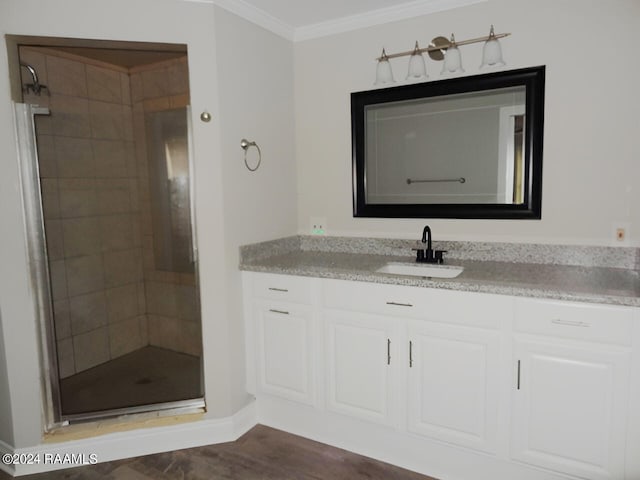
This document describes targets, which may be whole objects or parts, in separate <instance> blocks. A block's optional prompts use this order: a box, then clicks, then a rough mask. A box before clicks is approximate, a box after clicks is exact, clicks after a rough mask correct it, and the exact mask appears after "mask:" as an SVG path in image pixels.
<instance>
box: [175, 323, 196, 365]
mask: <svg viewBox="0 0 640 480" xmlns="http://www.w3.org/2000/svg"><path fill="white" fill-rule="evenodd" d="M178 351H180V352H182V353H188V354H189V355H195V356H197V357H199V356H201V355H202V331H201V328H200V322H183V323H182V324H181V325H180V346H179V348H178Z"/></svg>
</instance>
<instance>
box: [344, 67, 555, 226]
mask: <svg viewBox="0 0 640 480" xmlns="http://www.w3.org/2000/svg"><path fill="white" fill-rule="evenodd" d="M544 84H545V66H544V65H542V66H537V67H530V68H523V69H519V70H508V71H502V72H494V73H488V74H484V75H473V76H467V77H460V78H453V79H448V80H438V81H433V82H424V83H419V84H410V85H402V86H398V87H391V88H383V89H377V90H368V91H364V92H354V93H352V94H351V135H352V137H351V140H352V159H353V164H352V167H353V216H354V217H377V218H461V219H530V220H539V219H540V218H541V216H542V147H543V138H544ZM517 86H525V88H526V94H525V105H526V118H525V160H524V161H525V167H524V170H525V180H524V186H525V194H524V203H523V204H522V205H509V204H368V203H367V202H366V178H367V177H366V170H365V169H366V165H365V158H364V152H365V108H366V107H367V106H369V105H377V104H383V103H388V102H398V101H403V100H412V99H417V98H428V97H437V96H439V95H451V94H457V93H465V92H476V91H485V90H493V89H497V88H506V87H517Z"/></svg>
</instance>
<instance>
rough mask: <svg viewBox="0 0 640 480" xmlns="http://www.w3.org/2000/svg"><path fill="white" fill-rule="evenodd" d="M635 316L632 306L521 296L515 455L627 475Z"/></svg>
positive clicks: (569, 469) (599, 474) (592, 472)
mask: <svg viewBox="0 0 640 480" xmlns="http://www.w3.org/2000/svg"><path fill="white" fill-rule="evenodd" d="M632 320H633V318H632V312H631V310H630V309H626V308H616V307H604V306H596V305H579V304H568V303H562V302H552V301H533V300H526V299H520V300H518V301H517V310H516V334H515V339H514V350H513V354H514V362H515V368H516V378H515V382H516V386H515V389H514V390H513V425H512V427H513V430H512V432H513V433H512V442H511V445H512V456H513V458H515V459H517V460H520V461H523V462H527V463H530V464H533V465H537V466H541V467H547V468H550V469H553V470H557V471H560V472H564V473H568V474H573V475H576V476H579V477H584V478H590V479H621V478H625V472H624V464H625V443H626V435H627V429H626V426H627V418H628V410H627V406H628V401H629V371H630V365H631V348H630V344H631V343H630V342H631V338H632Z"/></svg>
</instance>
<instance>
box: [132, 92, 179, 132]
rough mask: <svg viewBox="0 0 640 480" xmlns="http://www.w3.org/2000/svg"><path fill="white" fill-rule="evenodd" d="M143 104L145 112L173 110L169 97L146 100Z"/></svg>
mask: <svg viewBox="0 0 640 480" xmlns="http://www.w3.org/2000/svg"><path fill="white" fill-rule="evenodd" d="M142 103H143V104H144V111H145V112H159V111H163V110H169V109H170V108H171V104H170V103H169V97H157V98H145V99H144V102H142ZM136 138H137V137H136Z"/></svg>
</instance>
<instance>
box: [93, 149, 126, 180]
mask: <svg viewBox="0 0 640 480" xmlns="http://www.w3.org/2000/svg"><path fill="white" fill-rule="evenodd" d="M91 143H92V145H93V159H94V171H95V174H96V177H98V178H114V177H115V178H124V177H127V176H128V175H127V150H126V147H125V142H124V141H123V140H92V141H91Z"/></svg>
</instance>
